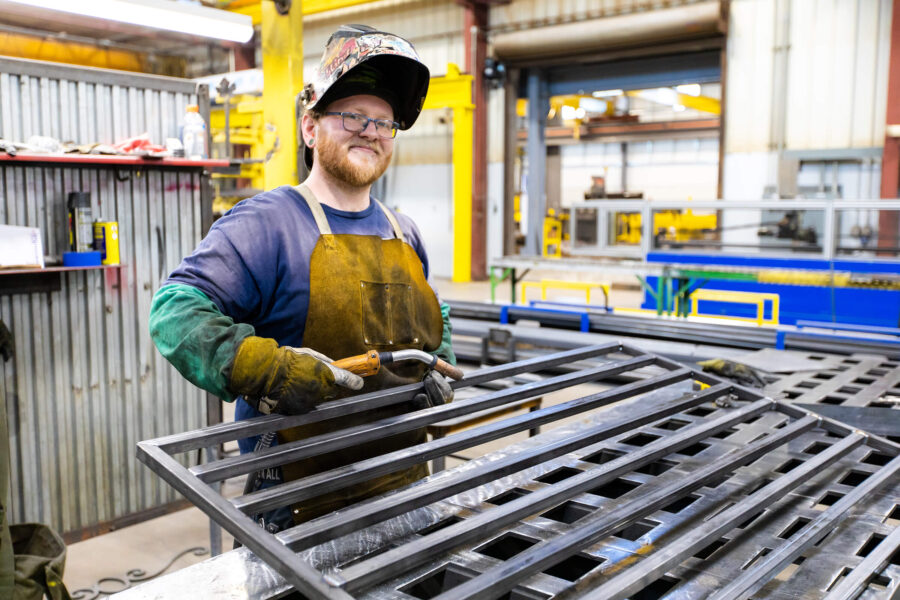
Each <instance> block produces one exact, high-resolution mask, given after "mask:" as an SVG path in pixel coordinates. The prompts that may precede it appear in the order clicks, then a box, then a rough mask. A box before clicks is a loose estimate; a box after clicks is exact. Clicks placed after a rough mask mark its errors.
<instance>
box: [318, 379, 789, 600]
mask: <svg viewBox="0 0 900 600" xmlns="http://www.w3.org/2000/svg"><path fill="white" fill-rule="evenodd" d="M727 391H728V390H727V386H725V385H719V386H716V387H715V388H708V389H706V390H704V391H703V392H701V393H700V394H697V397H696V398H695V400H696V401H697V403H698V404H699V403H702V402H705V401H706V400H708V399H712V398H715V397H717V396H719V395H721V394H723V393H725V392H727ZM772 405H773V402H772V401H771V400H760V401H758V402H755V403H753V404H751V405H748V406H745V407H743V408H741V409H738V410H736V411H734V412H733V413H730V414H727V415H724V416H722V417H720V418H718V419H715V420H714V421H710V422H709V423H703V424H702V425H697V426H694V427H689V428H687V429H684V430H682V431H679V432H678V433H676V434H675V435H672V436H670V437H667V438H662V439H660V440H657V441H656V442H653V443H651V444H648V445H647V446H645V447H643V448H641V449H640V450H637V451H635V452H631V453H629V454H626V455H625V456H622V457H620V458H617V459H615V460H612V461H610V462H608V463H605V464H603V465H602V466H600V467H599V468H597V469H593V470H590V471H585V472H584V473H582V474H580V475H576V476H574V477H570V478H569V479H566V480H565V481H564V482H560V483H557V484H554V485H553V486H549V487H546V488H544V489H542V490H538V491H535V492H532V493H531V494H528V496H523V497H521V498H517V499H516V500H513V501H511V502H508V503H506V504H503V505H502V506H498V507H497V508H494V509H491V510H488V511H484V512H482V513H480V514H478V515H475V516H472V517H469V518H467V519H465V520H464V521H461V522H459V523H456V524H454V525H451V526H450V527H446V528H444V529H441V530H439V531H436V532H434V533H433V534H430V535H428V536H426V537H422V538H420V539H418V540H415V541H413V542H410V543H408V544H405V545H404V546H402V547H399V548H395V549H393V550H389V551H388V552H385V553H383V554H379V555H378V556H376V557H374V558H371V559H369V560H367V561H364V562H362V563H358V564H355V565H352V566H350V567H348V568H346V569H344V570H343V571H342V572H341V574H340V578H341V584H342V585H343V586H344V587H345V589H347V590H348V591H350V592H356V591H359V590H361V589H363V588H366V587H368V586H370V585H374V584H376V583H380V582H382V581H385V580H387V579H390V578H391V577H393V576H395V575H399V574H400V573H402V572H404V571H406V570H407V569H410V568H412V567H414V566H416V565H418V564H422V563H424V562H427V561H428V560H431V558H432V557H434V556H437V555H438V554H440V553H442V552H446V551H448V550H450V549H452V548H455V547H458V546H460V545H462V544H465V543H467V542H470V541H472V540H475V539H478V538H483V537H484V536H485V535H490V534H491V533H493V532H494V531H497V530H498V529H501V528H502V527H504V526H506V525H509V524H511V523H514V522H515V521H517V520H519V519H521V518H524V517H527V516H529V515H533V514H537V513H539V512H541V511H543V510H546V509H548V508H550V507H552V506H555V505H557V504H559V503H560V502H562V501H564V500H567V499H570V498H574V497H575V496H577V495H578V494H582V493H584V492H587V491H588V490H590V489H593V488H595V487H597V486H599V485H603V484H604V483H606V482H608V481H612V480H613V479H615V478H616V477H618V476H620V475H624V474H625V473H629V472H631V471H634V470H635V469H638V468H640V467H642V466H644V465H646V464H649V463H651V462H653V461H655V460H657V459H659V458H662V457H663V456H666V455H668V454H671V453H673V452H678V451H679V450H681V449H682V448H686V447H688V446H690V445H692V444H694V443H695V442H697V441H699V440H701V439H705V438H707V437H709V436H710V435H712V434H715V433H718V432H720V431H723V430H725V429H727V428H729V427H731V426H732V425H735V424H737V423H740V422H742V421H744V420H746V419H749V418H751V417H754V416H756V415H758V414H761V413H763V412H765V411H767V410H770V409H771V408H772ZM336 580H337V579H336Z"/></svg>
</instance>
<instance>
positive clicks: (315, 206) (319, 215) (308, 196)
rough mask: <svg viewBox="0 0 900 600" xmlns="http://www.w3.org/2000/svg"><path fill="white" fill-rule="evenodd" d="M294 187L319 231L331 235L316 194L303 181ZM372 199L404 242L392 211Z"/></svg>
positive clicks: (329, 226) (395, 233)
mask: <svg viewBox="0 0 900 600" xmlns="http://www.w3.org/2000/svg"><path fill="white" fill-rule="evenodd" d="M294 189H295V190H297V191H298V192H300V195H301V196H303V199H304V200H306V204H307V206H309V210H310V211H311V212H312V216H313V219H315V221H316V226H317V227H318V228H319V233H320V234H321V235H331V225H329V224H328V219H327V218H326V217H325V211H324V210H322V205H321V204H320V203H319V201H318V200H316V195H315V194H313V193H312V190H311V189H309V186H308V185H306V184H305V183H301V184H300V185H298V186H295V187H294ZM372 199H373V200H375V203H376V204H377V205H378V208H380V209H381V212H383V213H384V216H385V217H387V220H388V222H390V224H391V228H393V230H394V235H395V236H396V237H397V239H398V240H400V241H401V242H405V241H406V237H404V235H403V230H402V229H400V223H398V222H397V217H395V216H394V213H392V212H391V211H390V210H388V207H387V206H385V205H384V204H382V203H381V201H380V200H376V199H375V198H372Z"/></svg>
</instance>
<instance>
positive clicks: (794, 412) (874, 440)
mask: <svg viewBox="0 0 900 600" xmlns="http://www.w3.org/2000/svg"><path fill="white" fill-rule="evenodd" d="M778 411H779V412H781V413H784V414H786V415H788V416H789V417H794V418H799V417H802V416H804V415H812V416H814V417H817V418H818V419H819V420H820V423H819V427H821V428H822V429H824V430H825V431H830V432H831V433H835V434H837V435H840V436H848V435H850V434H851V433H854V432H855V431H857V430H856V429H855V428H853V427H850V426H848V425H845V424H843V423H841V422H840V421H835V420H834V419H831V418H829V417H826V416H823V415H820V414H819V413H816V412H812V411H809V410H805V409H803V408H800V407H799V406H797V405H796V404H788V403H786V402H782V403H779V404H778ZM868 436H869V438H868V445H869V446H871V447H872V448H874V449H876V450H878V451H880V452H884V453H885V454H887V455H888V456H897V455H898V454H900V444H895V443H894V442H892V441H890V440H888V439H886V438H883V437H880V436H877V435H871V434H868Z"/></svg>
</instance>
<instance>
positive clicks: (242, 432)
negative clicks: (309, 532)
mask: <svg viewBox="0 0 900 600" xmlns="http://www.w3.org/2000/svg"><path fill="white" fill-rule="evenodd" d="M620 349H621V344H619V343H618V342H615V343H610V344H599V345H595V346H586V347H584V348H576V349H573V350H566V351H564V352H556V353H554V354H548V355H545V356H539V357H536V358H531V359H528V360H521V361H517V362H514V363H509V364H505V365H498V366H496V367H490V368H487V369H479V370H478V371H474V372H472V373H467V374H466V378H465V379H463V380H461V381H451V382H450V387H452V388H453V389H455V390H458V389H460V388H465V387H470V386H474V385H479V384H481V383H484V382H486V381H491V380H493V379H500V378H503V377H512V376H513V375H518V374H520V373H527V372H532V371H540V370H542V369H545V368H551V367H555V366H558V365H561V364H567V363H569V362H573V361H577V360H582V359H586V358H593V357H597V356H603V355H605V354H609V353H611V352H615V351H618V350H620ZM421 391H422V384H421V383H413V384H410V385H404V386H399V387H395V388H391V389H389V390H382V391H378V392H371V393H369V394H363V395H361V396H352V397H350V398H344V399H342V400H333V401H331V402H325V403H323V404H321V405H319V406H318V407H316V410H314V411H312V412H310V413H307V414H304V415H294V416H290V417H286V416H283V415H266V416H263V417H257V418H255V419H248V420H246V421H235V422H232V423H221V424H218V425H213V426H211V427H205V428H203V429H198V430H195V431H189V432H187V433H177V434H174V435H169V436H165V437H160V438H156V439H154V440H153V442H154V443H155V444H157V445H158V446H159V447H160V448H162V449H163V450H165V451H166V452H168V453H169V454H177V453H179V452H189V451H191V450H196V449H197V448H205V447H206V446H212V445H216V444H221V443H224V442H229V441H232V440H239V439H243V438H246V437H252V436H254V435H259V434H261V433H265V432H267V431H273V430H278V431H280V430H282V429H289V428H291V427H297V426H299V425H306V424H308V423H317V422H319V421H324V420H327V419H334V418H337V417H344V416H347V415H351V414H355V413H358V412H363V411H367V410H372V409H374V408H380V407H382V406H389V405H391V404H397V403H399V402H406V401H408V400H412V398H413V396H415V395H416V394H418V393H419V392H421Z"/></svg>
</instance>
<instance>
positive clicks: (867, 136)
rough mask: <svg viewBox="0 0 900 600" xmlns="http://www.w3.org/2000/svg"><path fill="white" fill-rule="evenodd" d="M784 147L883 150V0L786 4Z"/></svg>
mask: <svg viewBox="0 0 900 600" xmlns="http://www.w3.org/2000/svg"><path fill="white" fill-rule="evenodd" d="M790 10H791V15H790V19H791V38H790V42H791V55H790V60H789V70H788V103H787V147H788V148H789V149H809V148H816V149H818V148H859V147H872V146H881V145H882V144H883V143H884V123H885V109H886V104H885V102H886V99H887V91H886V90H887V74H888V54H889V52H890V25H891V2H890V0H855V1H844V2H835V1H834V0H815V1H810V0H793V2H792V3H791V6H790Z"/></svg>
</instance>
